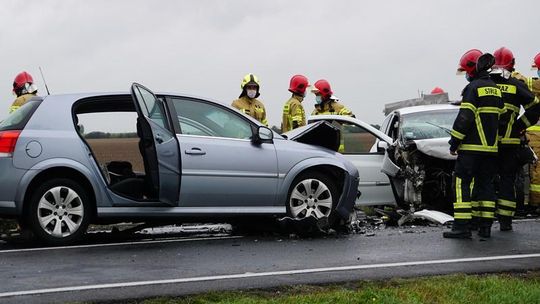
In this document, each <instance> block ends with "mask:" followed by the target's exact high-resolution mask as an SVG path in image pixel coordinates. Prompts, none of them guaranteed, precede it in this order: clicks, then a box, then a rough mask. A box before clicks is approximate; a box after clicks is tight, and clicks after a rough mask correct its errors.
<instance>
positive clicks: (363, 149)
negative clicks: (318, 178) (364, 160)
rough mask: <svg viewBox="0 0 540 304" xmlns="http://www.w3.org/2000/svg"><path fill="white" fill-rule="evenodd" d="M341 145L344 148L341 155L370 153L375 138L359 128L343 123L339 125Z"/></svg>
mask: <svg viewBox="0 0 540 304" xmlns="http://www.w3.org/2000/svg"><path fill="white" fill-rule="evenodd" d="M341 136H342V138H341V144H342V145H343V146H344V151H343V152H342V153H343V154H358V153H370V151H376V149H373V150H372V147H373V145H375V143H376V141H377V137H376V136H375V135H373V134H372V133H370V132H369V131H367V130H366V129H364V128H363V127H361V126H358V125H355V124H351V123H346V122H343V123H342V124H341Z"/></svg>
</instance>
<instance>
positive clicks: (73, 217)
mask: <svg viewBox="0 0 540 304" xmlns="http://www.w3.org/2000/svg"><path fill="white" fill-rule="evenodd" d="M307 132H308V131H306V133H307ZM304 135H305V134H304ZM300 137H301V136H299V138H300ZM308 137H309V136H308ZM299 141H301V140H299ZM358 182H359V181H358V171H357V169H356V168H355V167H354V165H353V164H352V163H350V162H349V161H347V160H346V159H344V158H343V156H342V155H340V154H339V153H336V152H334V151H331V150H329V149H325V148H321V147H317V146H315V145H308V144H303V143H300V142H295V141H293V140H288V139H286V138H284V137H282V136H280V135H278V134H277V133H275V132H273V131H272V130H270V129H269V128H267V127H265V126H262V125H260V124H259V123H258V122H257V121H255V120H253V119H251V118H250V117H248V116H246V115H244V114H242V113H240V112H238V111H236V110H234V109H232V108H230V107H227V106H224V105H221V104H219V103H216V102H212V101H208V100H204V99H200V98H195V97H189V96H185V95H177V94H159V95H155V94H154V93H152V92H151V91H150V90H148V89H146V88H145V87H143V86H141V85H139V84H133V85H132V87H131V95H130V94H126V93H123V94H122V93H114V94H113V93H108V94H70V95H50V96H46V97H36V98H34V99H32V100H31V101H30V102H28V103H27V104H25V105H24V106H23V107H21V108H20V109H19V110H17V111H15V112H14V113H12V114H11V115H10V116H9V117H8V118H7V119H5V120H4V121H3V122H1V123H0V217H12V218H17V219H18V220H19V222H20V224H21V226H23V227H26V228H28V229H30V230H31V231H32V232H33V234H34V235H35V236H36V237H37V238H38V239H39V240H41V241H43V242H45V243H49V244H66V243H71V242H74V241H76V240H78V239H80V237H81V236H82V235H83V234H84V233H85V231H86V229H87V227H88V225H89V224H90V223H104V222H106V223H115V222H120V221H158V222H159V221H171V220H174V221H179V222H181V221H193V220H201V219H205V220H209V219H217V218H219V219H223V218H234V217H241V216H244V217H246V216H247V217H250V216H251V217H253V216H260V215H269V216H275V217H281V216H289V217H292V218H294V219H304V218H311V217H315V218H318V219H322V218H326V219H328V222H329V223H330V224H332V223H337V222H343V220H345V221H346V220H347V219H348V218H349V216H350V214H351V212H352V209H353V206H354V201H355V199H356V197H357V187H358Z"/></svg>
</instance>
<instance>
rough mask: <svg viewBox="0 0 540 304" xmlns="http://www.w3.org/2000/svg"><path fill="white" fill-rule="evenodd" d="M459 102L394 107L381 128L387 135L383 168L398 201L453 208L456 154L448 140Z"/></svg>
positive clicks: (418, 205) (448, 209) (404, 203)
mask: <svg viewBox="0 0 540 304" xmlns="http://www.w3.org/2000/svg"><path fill="white" fill-rule="evenodd" d="M458 111H459V106H456V105H451V104H439V105H423V106H414V107H407V108H402V109H397V110H394V111H393V112H392V113H390V114H389V115H388V116H387V117H386V118H385V120H384V122H383V124H382V126H381V131H383V132H384V133H385V134H387V135H388V136H390V137H391V138H392V140H393V144H392V145H391V146H389V147H388V149H387V154H386V158H385V163H384V164H383V171H385V173H387V174H389V175H390V176H391V181H392V188H393V190H394V191H395V193H396V197H397V203H398V204H399V205H401V206H403V207H406V206H410V207H413V208H415V209H419V208H425V207H429V208H432V209H436V210H440V211H444V212H448V213H451V212H452V202H451V199H452V195H451V187H452V172H453V170H454V164H455V160H456V156H453V155H451V154H450V153H449V148H450V146H449V144H448V140H449V139H450V131H451V129H452V125H453V123H454V120H455V118H456V116H457V114H458Z"/></svg>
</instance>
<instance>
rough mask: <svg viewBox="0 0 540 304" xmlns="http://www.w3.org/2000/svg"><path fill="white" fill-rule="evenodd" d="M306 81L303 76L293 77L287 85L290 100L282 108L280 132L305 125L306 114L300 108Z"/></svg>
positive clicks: (301, 107) (306, 84)
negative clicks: (290, 94)
mask: <svg viewBox="0 0 540 304" xmlns="http://www.w3.org/2000/svg"><path fill="white" fill-rule="evenodd" d="M307 87H308V79H307V77H306V76H304V75H294V76H293V77H291V81H290V83H289V92H291V93H292V96H291V98H289V100H288V101H287V102H286V103H285V105H284V106H283V120H282V122H281V132H283V133H285V132H287V131H290V130H293V129H296V128H298V127H301V126H305V125H306V113H305V111H304V107H303V106H302V101H303V100H304V97H305V96H306V89H307Z"/></svg>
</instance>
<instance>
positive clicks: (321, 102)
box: [311, 79, 354, 117]
mask: <svg viewBox="0 0 540 304" xmlns="http://www.w3.org/2000/svg"><path fill="white" fill-rule="evenodd" d="M311 92H313V93H314V94H315V109H314V110H313V112H312V113H311V115H324V114H326V115H347V116H352V117H354V114H353V113H352V112H351V110H349V109H347V108H346V107H345V106H344V105H342V104H341V103H339V102H338V101H339V100H338V99H337V98H336V97H335V96H333V95H332V94H333V92H332V88H331V87H330V83H328V81H326V80H324V79H321V80H317V82H315V84H314V85H313V88H312V90H311Z"/></svg>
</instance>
